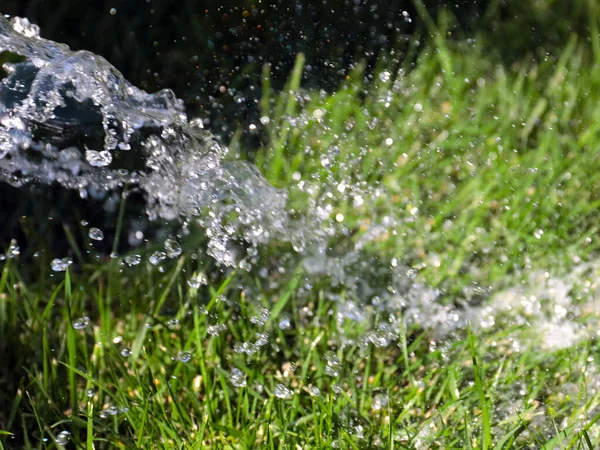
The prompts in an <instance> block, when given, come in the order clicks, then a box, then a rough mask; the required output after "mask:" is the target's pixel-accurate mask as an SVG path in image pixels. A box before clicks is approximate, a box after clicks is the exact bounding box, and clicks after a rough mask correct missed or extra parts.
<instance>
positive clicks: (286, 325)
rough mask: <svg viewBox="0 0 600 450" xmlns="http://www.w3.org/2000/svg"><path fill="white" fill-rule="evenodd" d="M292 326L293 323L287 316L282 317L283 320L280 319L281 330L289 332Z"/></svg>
mask: <svg viewBox="0 0 600 450" xmlns="http://www.w3.org/2000/svg"><path fill="white" fill-rule="evenodd" d="M291 326H292V322H291V319H290V317H289V316H288V315H285V314H284V315H283V316H281V318H280V319H279V329H280V330H287V329H288V328H290V327H291Z"/></svg>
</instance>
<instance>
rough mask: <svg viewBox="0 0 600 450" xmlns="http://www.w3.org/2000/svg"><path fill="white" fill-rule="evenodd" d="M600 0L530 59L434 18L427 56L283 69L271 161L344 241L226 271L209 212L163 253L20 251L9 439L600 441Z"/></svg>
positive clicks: (432, 443)
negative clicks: (343, 69) (205, 229)
mask: <svg viewBox="0 0 600 450" xmlns="http://www.w3.org/2000/svg"><path fill="white" fill-rule="evenodd" d="M590 5H592V6H590V9H589V11H590V13H589V15H590V27H589V35H585V36H583V35H581V36H577V35H575V34H574V35H573V37H572V38H571V40H570V41H569V42H568V44H567V45H566V46H564V48H562V49H561V50H560V51H555V52H548V53H545V54H543V55H540V54H531V55H523V56H522V57H520V58H519V59H518V61H515V62H514V63H512V64H510V65H507V64H505V63H503V62H502V61H500V59H499V58H496V57H495V56H494V53H493V52H491V51H490V48H489V44H483V43H479V41H478V40H466V39H460V38H454V39H450V38H448V33H447V32H446V30H445V29H444V28H443V21H440V23H439V24H434V23H433V22H432V21H430V22H428V26H429V30H430V34H431V37H430V38H429V39H428V40H427V41H426V42H425V41H424V42H421V43H420V46H419V48H416V45H415V48H413V49H412V50H413V51H414V55H415V56H414V58H412V57H406V58H404V59H403V61H404V60H405V61H416V62H414V63H409V62H407V63H406V64H403V63H401V62H400V63H394V62H393V58H388V59H387V60H386V61H382V62H381V64H380V67H378V69H377V70H376V71H375V74H374V75H367V72H365V71H364V67H362V66H361V65H357V66H356V67H354V68H353V69H352V70H351V71H349V72H348V74H347V76H346V81H345V83H344V84H343V85H342V86H341V87H340V89H339V90H338V91H337V92H336V93H334V94H329V93H324V92H316V91H307V90H304V89H303V88H301V87H300V86H301V79H302V73H303V60H302V57H301V56H300V57H299V58H298V61H297V64H296V68H295V70H294V72H293V73H292V74H291V75H290V78H289V81H288V86H287V87H286V89H284V91H283V93H279V94H278V93H275V92H273V91H272V90H271V89H270V87H269V86H270V84H269V83H270V80H269V69H268V67H266V68H265V70H264V73H263V92H264V95H263V101H262V103H261V114H262V119H261V120H260V123H250V124H246V125H245V126H248V127H253V128H251V129H253V130H254V129H256V130H257V132H263V133H265V135H266V136H267V137H268V139H267V141H268V142H269V143H268V144H267V145H265V146H264V148H261V149H259V151H258V153H257V154H256V155H255V157H254V159H255V162H256V164H257V165H258V167H259V169H260V170H261V172H262V173H263V174H264V175H265V177H266V178H267V179H268V180H269V181H270V182H271V183H272V184H273V185H275V186H277V187H280V188H284V189H286V190H287V191H288V195H289V200H288V203H289V208H290V209H291V210H293V211H294V214H295V215H296V216H297V217H298V220H299V221H300V223H302V224H304V226H306V227H314V228H315V230H314V233H316V234H318V235H319V236H321V237H322V238H323V239H325V241H326V242H327V256H326V257H325V256H322V257H315V256H311V257H308V256H306V255H307V252H308V250H306V251H305V250H300V251H296V252H294V251H292V249H291V248H290V245H289V243H285V242H273V243H271V244H268V245H266V246H265V248H261V249H260V252H259V253H260V254H259V255H258V256H257V257H256V261H255V263H254V266H253V267H251V268H249V269H247V268H239V269H235V270H234V269H229V268H220V267H218V266H216V265H215V263H214V261H212V260H211V259H210V258H207V257H206V256H205V254H204V252H203V251H202V250H199V251H198V252H196V250H194V248H195V247H192V244H191V243H193V242H198V241H202V240H203V237H202V231H201V230H195V229H194V228H193V227H192V233H191V234H190V235H189V236H185V237H182V238H181V241H182V245H183V247H184V248H185V249H186V250H185V251H184V252H183V254H182V255H181V256H177V257H176V258H173V259H171V260H169V259H167V260H165V261H164V262H163V263H161V264H160V265H158V266H157V265H156V264H151V263H149V262H148V258H147V255H148V254H149V253H150V252H151V251H153V250H154V248H148V249H146V250H138V251H137V253H135V252H131V253H129V254H124V255H118V257H115V258H103V257H101V256H100V255H96V254H95V252H94V247H93V245H92V244H90V245H87V244H86V246H85V248H83V249H80V248H77V249H75V248H74V249H73V252H74V254H82V255H83V257H82V258H81V261H77V263H76V264H73V265H72V266H71V267H69V269H68V270H67V271H65V272H53V271H52V270H51V260H52V259H53V258H54V257H56V256H57V255H51V254H50V253H49V252H42V253H41V254H40V256H39V257H37V258H35V259H33V260H32V261H31V262H28V263H27V264H26V265H24V264H23V263H22V262H21V260H20V258H19V256H18V255H16V253H17V252H16V251H15V252H14V253H15V255H11V252H10V251H8V252H7V254H8V256H9V257H8V258H6V259H5V260H3V261H2V262H0V270H1V272H0V355H1V357H2V367H0V386H1V387H2V389H1V390H0V449H2V448H5V449H9V448H36V449H37V448H40V449H42V448H44V449H46V448H48V449H52V448H67V449H68V448H85V449H88V450H91V449H92V448H95V449H104V448H165V449H173V448H179V449H201V448H205V449H228V448H233V449H254V448H267V449H275V448H281V449H330V448H340V449H346V448H349V449H350V448H351V449H363V448H364V449H370V448H386V449H412V448H417V449H429V448H440V449H448V448H465V449H466V448H478V449H492V448H494V449H509V448H514V449H518V448H545V449H555V448H560V449H562V448H565V449H568V448H581V449H593V448H596V445H597V442H598V441H599V440H600V430H599V425H598V424H597V421H598V420H599V419H600V367H599V365H598V360H599V359H600V354H599V353H598V352H599V350H600V349H599V345H600V344H599V343H598V340H597V335H598V333H597V330H598V323H599V319H600V308H599V307H598V306H597V303H598V301H599V296H600V264H598V263H597V259H596V258H597V254H598V250H599V247H600V242H599V240H598V237H597V232H598V207H599V206H600V170H599V169H600V152H598V148H597V147H598V145H599V143H600V34H599V30H598V18H597V17H595V16H594V14H595V12H596V11H597V8H595V7H593V3H591V2H590ZM425 19H426V18H425ZM240 135H241V133H238V134H237V135H236V136H234V138H233V140H232V142H231V145H230V148H231V155H232V158H235V155H236V154H238V153H239V154H244V153H245V152H244V151H243V150H244V149H243V148H242V147H241V145H242V144H241V139H240ZM317 216H318V220H317V219H316V218H315V217H317ZM117 228H119V227H117ZM74 232H75V231H74ZM76 232H77V233H81V234H82V239H83V238H85V236H87V230H86V229H85V227H84V226H82V228H81V230H77V231H76ZM198 236H200V237H198ZM76 241H77V240H76V239H73V245H74V246H75V245H76V244H75V242H76ZM155 244H156V245H158V246H159V247H160V246H162V243H160V242H158V243H155ZM308 244H310V243H308ZM307 247H310V245H307ZM136 254H140V256H141V263H140V264H135V262H137V261H136V260H137V258H135V257H134V255H136ZM59 256H64V255H59Z"/></svg>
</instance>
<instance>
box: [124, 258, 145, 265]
mask: <svg viewBox="0 0 600 450" xmlns="http://www.w3.org/2000/svg"><path fill="white" fill-rule="evenodd" d="M140 262H142V256H141V255H128V256H126V257H125V264H127V265H128V266H130V267H132V266H137V265H138V264H139V263H140Z"/></svg>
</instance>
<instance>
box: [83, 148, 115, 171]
mask: <svg viewBox="0 0 600 450" xmlns="http://www.w3.org/2000/svg"><path fill="white" fill-rule="evenodd" d="M85 159H86V160H87V162H89V163H90V166H94V167H106V166H108V165H109V164H110V163H111V162H112V159H113V158H112V154H111V153H110V152H109V151H107V150H102V151H101V152H98V151H96V150H86V151H85Z"/></svg>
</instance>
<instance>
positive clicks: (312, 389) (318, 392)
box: [308, 385, 321, 397]
mask: <svg viewBox="0 0 600 450" xmlns="http://www.w3.org/2000/svg"><path fill="white" fill-rule="evenodd" d="M308 393H309V394H310V395H312V396H313V397H318V396H319V395H321V389H319V388H318V387H316V386H312V385H311V386H309V387H308Z"/></svg>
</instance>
